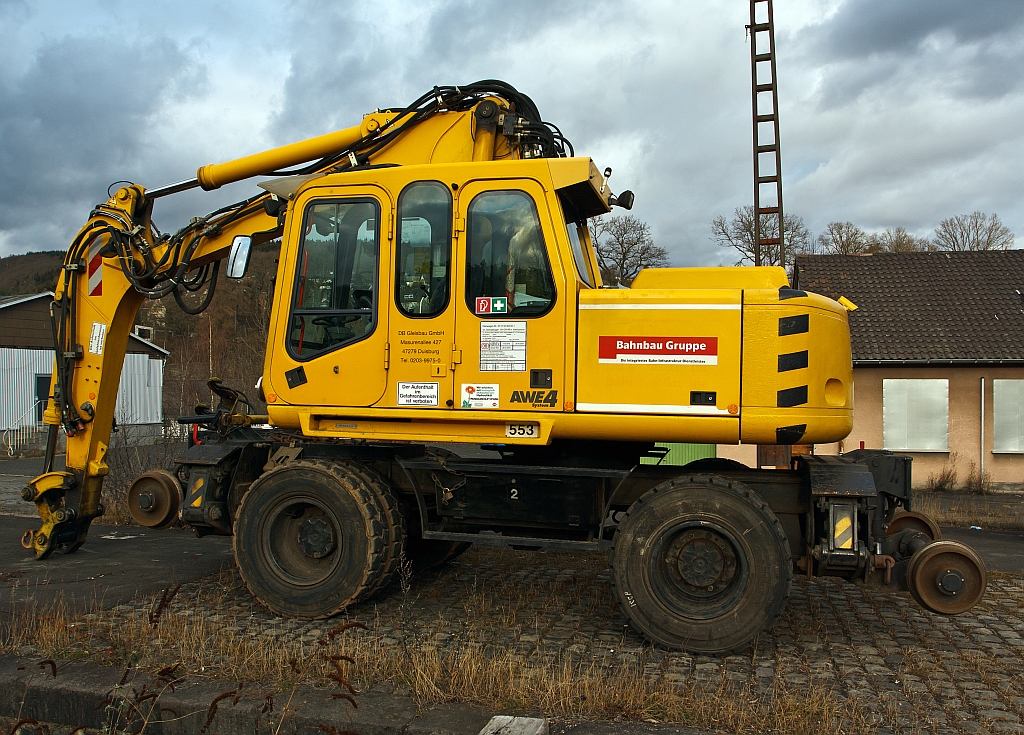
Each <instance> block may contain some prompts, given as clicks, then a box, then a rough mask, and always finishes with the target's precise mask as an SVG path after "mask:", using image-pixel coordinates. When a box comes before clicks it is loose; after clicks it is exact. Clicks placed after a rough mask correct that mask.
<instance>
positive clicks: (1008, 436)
mask: <svg viewBox="0 0 1024 735" xmlns="http://www.w3.org/2000/svg"><path fill="white" fill-rule="evenodd" d="M992 429H993V436H992V451H993V452H1024V380H993V381H992Z"/></svg>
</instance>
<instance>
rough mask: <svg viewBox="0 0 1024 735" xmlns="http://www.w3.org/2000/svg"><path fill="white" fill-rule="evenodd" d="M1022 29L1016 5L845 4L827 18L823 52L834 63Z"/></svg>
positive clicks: (863, 0) (993, 0) (915, 0)
mask: <svg viewBox="0 0 1024 735" xmlns="http://www.w3.org/2000/svg"><path fill="white" fill-rule="evenodd" d="M1022 24H1024V12H1022V7H1021V3H1020V0H986V1H985V2H964V0H896V1H894V0H849V1H848V2H846V3H844V4H843V5H842V6H840V8H839V10H838V11H837V12H836V13H835V15H833V16H832V17H831V18H830V19H829V21H828V23H827V26H826V28H825V33H824V34H823V38H822V39H821V51H822V52H823V54H824V55H826V56H828V57H833V58H834V57H844V58H859V57H863V56H869V55H872V54H887V53H893V54H901V55H909V54H913V53H915V52H916V51H917V50H918V48H919V47H920V45H921V44H922V42H924V41H925V39H927V38H928V37H930V36H932V35H934V34H936V33H942V32H945V33H949V34H951V35H952V36H953V37H954V38H955V39H956V42H957V43H961V44H962V43H975V42H981V41H988V40H991V39H993V38H994V37H998V36H1009V35H1012V34H1015V33H1016V32H1017V31H1018V29H1019V27H1020V26H1021V25H1022Z"/></svg>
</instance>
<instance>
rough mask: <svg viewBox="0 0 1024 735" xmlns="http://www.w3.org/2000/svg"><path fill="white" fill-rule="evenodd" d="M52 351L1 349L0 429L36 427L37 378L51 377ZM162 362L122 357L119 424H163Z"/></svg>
mask: <svg viewBox="0 0 1024 735" xmlns="http://www.w3.org/2000/svg"><path fill="white" fill-rule="evenodd" d="M53 361H54V354H53V350H19V349H12V348H7V347H3V348H0V429H10V428H14V427H17V426H32V425H35V424H36V423H37V412H36V411H35V410H33V409H34V406H35V402H36V395H35V393H36V376H37V375H51V374H52V373H53ZM163 386H164V362H163V360H161V359H154V358H150V357H149V356H148V355H138V354H129V355H125V359H124V367H123V368H122V369H121V385H120V387H119V388H118V391H117V407H116V409H115V416H116V417H117V422H118V423H119V424H159V423H161V422H162V421H163Z"/></svg>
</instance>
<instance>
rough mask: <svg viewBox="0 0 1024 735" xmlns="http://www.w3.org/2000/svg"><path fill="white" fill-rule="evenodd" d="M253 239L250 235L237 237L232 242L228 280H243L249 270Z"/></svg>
mask: <svg viewBox="0 0 1024 735" xmlns="http://www.w3.org/2000/svg"><path fill="white" fill-rule="evenodd" d="M251 245H252V238H251V237H249V236H248V235H235V239H234V240H232V241H231V253H230V254H229V255H228V272H227V276H228V278H242V277H243V276H244V275H245V271H246V270H247V269H248V268H249V248H250V246H251Z"/></svg>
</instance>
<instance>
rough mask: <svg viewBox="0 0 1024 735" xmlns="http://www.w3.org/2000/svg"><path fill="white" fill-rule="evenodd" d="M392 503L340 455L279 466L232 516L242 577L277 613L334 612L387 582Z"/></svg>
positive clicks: (324, 614)
mask: <svg viewBox="0 0 1024 735" xmlns="http://www.w3.org/2000/svg"><path fill="white" fill-rule="evenodd" d="M387 510H388V509H385V508H382V507H381V504H380V500H379V498H378V496H377V494H376V493H375V492H374V489H373V488H372V487H370V485H369V484H368V483H367V479H366V475H365V474H364V473H363V472H359V471H356V470H354V469H353V468H352V467H349V466H346V465H344V464H342V463H338V462H327V461H317V460H301V461H296V462H289V463H288V464H285V465H283V466H281V467H278V468H275V469H273V470H271V471H270V472H268V473H266V474H265V475H263V476H262V477H260V478H259V479H258V480H257V481H256V482H254V483H253V484H252V487H251V488H250V490H249V492H247V493H246V494H245V496H244V497H243V498H242V502H241V504H240V505H239V507H238V512H237V514H236V516H235V527H234V538H233V544H234V549H235V560H236V562H237V563H238V571H239V573H240V574H241V576H242V580H243V581H244V582H245V584H246V586H247V587H248V588H249V590H250V591H251V592H252V593H253V595H254V596H255V597H256V599H258V600H259V601H260V602H261V603H263V604H264V605H265V606H266V607H268V608H269V609H270V610H272V611H273V612H275V613H277V614H278V615H281V616H285V617H297V618H306V619H311V618H325V617H330V616H331V615H334V614H335V613H338V612H340V611H342V610H344V609H345V608H347V607H349V606H350V605H353V604H356V603H358V602H361V601H362V600H364V599H366V598H367V597H368V596H369V595H370V594H372V593H373V592H374V591H376V590H377V589H379V588H380V586H382V585H383V584H386V582H387V580H386V579H383V578H382V577H383V576H384V573H385V569H386V567H387V566H388V562H389V554H390V553H393V552H394V548H393V546H394V544H393V543H390V542H392V541H393V534H394V532H395V531H394V528H391V527H389V522H388V520H387V519H386V518H385V514H386V512H387ZM399 553H400V548H399Z"/></svg>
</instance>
